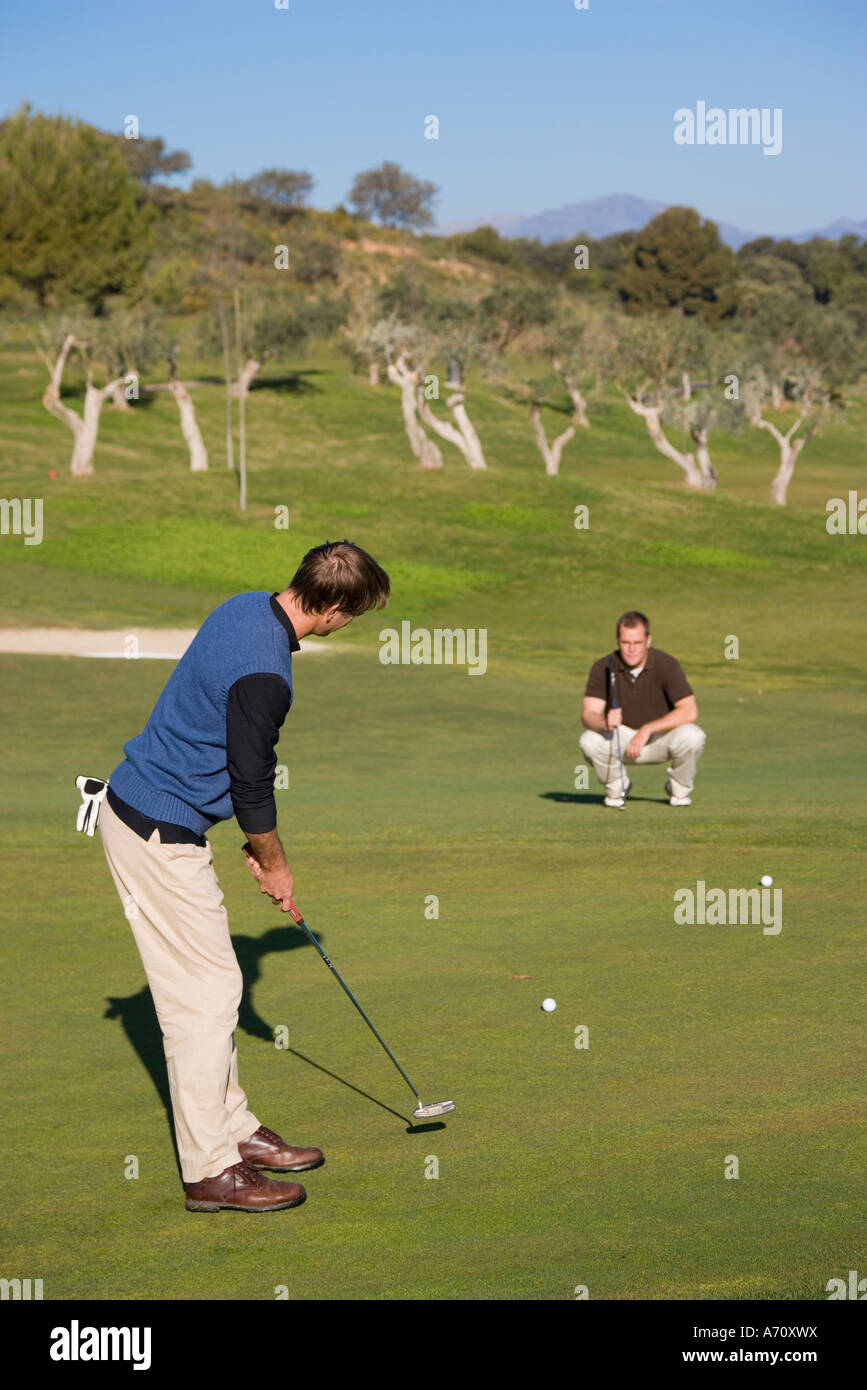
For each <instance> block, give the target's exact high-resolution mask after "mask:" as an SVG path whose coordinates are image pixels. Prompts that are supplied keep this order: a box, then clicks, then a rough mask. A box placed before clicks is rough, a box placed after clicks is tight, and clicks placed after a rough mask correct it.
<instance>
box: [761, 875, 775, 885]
mask: <svg viewBox="0 0 867 1390" xmlns="http://www.w3.org/2000/svg"><path fill="white" fill-rule="evenodd" d="M773 881H774V880H773V879H772V878H771V876H770V874H762V877H761V880H760V882H761V885H762V887H763V888H770V886H771V884H772V883H773Z"/></svg>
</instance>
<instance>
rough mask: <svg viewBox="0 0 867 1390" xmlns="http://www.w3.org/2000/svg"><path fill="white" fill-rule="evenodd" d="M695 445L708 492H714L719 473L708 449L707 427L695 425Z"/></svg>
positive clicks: (693, 430)
mask: <svg viewBox="0 0 867 1390" xmlns="http://www.w3.org/2000/svg"><path fill="white" fill-rule="evenodd" d="M690 434H691V435H692V439H693V443H694V444H695V457H696V462H697V463H698V466H699V469H700V470H701V476H702V478H703V479H704V487H705V489H706V491H708V492H712V491H713V490H714V488H715V487H716V480H717V471H716V469H715V468H714V466H713V464H712V463H711V461H710V452H709V450H708V447H707V426H706V425H695V426H694V427H693V428H692V429H691V430H690Z"/></svg>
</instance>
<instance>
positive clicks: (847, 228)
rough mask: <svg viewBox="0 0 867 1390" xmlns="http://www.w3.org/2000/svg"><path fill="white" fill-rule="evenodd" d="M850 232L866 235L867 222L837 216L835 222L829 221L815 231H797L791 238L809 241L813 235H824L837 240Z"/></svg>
mask: <svg viewBox="0 0 867 1390" xmlns="http://www.w3.org/2000/svg"><path fill="white" fill-rule="evenodd" d="M850 232H854V233H855V235H856V236H858V237H861V238H862V239H863V238H864V237H867V222H853V221H852V219H851V217H838V218H837V220H836V222H829V223H828V225H827V227H822V228H820V229H819V231H817V232H798V234H797V236H793V237H792V238H791V240H792V241H809V240H810V238H811V237H814V236H825V237H827V238H828V240H829V241H839V240H840V237H841V236H848V235H849V233H850Z"/></svg>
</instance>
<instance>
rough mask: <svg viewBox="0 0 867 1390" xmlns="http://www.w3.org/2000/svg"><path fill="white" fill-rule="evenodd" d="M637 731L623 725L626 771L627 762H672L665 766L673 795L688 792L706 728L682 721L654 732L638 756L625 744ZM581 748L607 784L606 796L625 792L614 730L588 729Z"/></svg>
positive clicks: (621, 733) (622, 746)
mask: <svg viewBox="0 0 867 1390" xmlns="http://www.w3.org/2000/svg"><path fill="white" fill-rule="evenodd" d="M636 733H637V730H636V729H630V728H628V726H627V725H626V724H621V725H620V752H621V754H622V757H623V767H624V771H625V769H626V767H627V766H634V765H636V764H637V765H638V766H639V767H641V766H643V765H644V764H645V763H669V764H670V766H669V767H668V768H667V769H666V771H667V774H668V780H669V782H670V783H671V794H672V796H689V794H690V792H691V791H692V789H693V786H694V784H695V765H696V763H697V762H698V760H699V758H700V757H701V755H702V750H703V749H704V741H705V737H706V735H705V732H704V729H700V728H699V726H698V725H697V724H681V725H679V727H678V728H676V729H669V730H667V732H665V733H662V734H651V735H650V738H649V739H648V740H647V742H646V743H645V745H644V747H643V748H642V750H641V752H640V753H639V755H638V757H637V758H627V756H626V747H627V744H628V743H629V740H630V739H631V738H632V737H633V736H634V735H635V734H636ZM580 743H581V752H582V753H583V754H584V756H585V758H586V759H587V761H588V762H589V763H591V764H592V765H593V769H594V771H595V773H596V776H597V777H598V778H599V781H600V782H602V783H603V784H604V786H605V794H606V796H610V797H613V798H616V797H622V796H625V795H626V786H625V784H623V783H622V782H621V780H620V760H619V759H618V756H617V741H616V739H615V737H614V731H613V730H611V731H610V732H609V733H606V734H597V733H596V732H595V730H593V729H585V731H584V733H583V734H582V735H581V739H580Z"/></svg>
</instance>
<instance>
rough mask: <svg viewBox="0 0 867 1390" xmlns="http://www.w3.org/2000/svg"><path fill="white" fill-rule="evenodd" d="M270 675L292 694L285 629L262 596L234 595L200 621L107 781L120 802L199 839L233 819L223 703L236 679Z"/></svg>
mask: <svg viewBox="0 0 867 1390" xmlns="http://www.w3.org/2000/svg"><path fill="white" fill-rule="evenodd" d="M260 671H267V672H269V673H273V674H274V675H278V676H282V677H283V679H284V680H285V681H286V683H287V685H288V686H289V690H290V693H291V690H292V654H291V651H290V649H289V641H288V637H287V634H286V629H285V628H284V627H283V625H282V623H280V622H279V621H278V619H277V618H275V616H274V614H273V612H272V610H271V596H270V594H267V593H252V594H237V595H236V596H235V598H230V599H227V601H226V602H225V603H222V604H220V607H219V608H215V609H214V611H213V613H211V614H210V615H209V617H207V618H206V619H205V621H204V622H203V623H202V626H201V627H200V628H199V630H198V632H197V633H196V635H195V637H194V638H193V641H192V642H191V643H190V646H189V647H188V648H187V650H186V651H185V652H184V655H183V656H182V657H181V659H180V661H179V662H178V664H177V666H176V667H175V669H174V671H173V672H172V674H171V676H170V677H169V680H168V682H167V684H166V687H165V689H164V690H163V693H162V695H161V696H160V698H159V699H158V701H157V703H156V705H155V706H154V711H153V714H152V715H151V717H150V719H149V720H148V722H147V724H146V725H145V727H144V729H143V730H142V732H141V733H140V734H138V735H137V736H136V737H135V738H131V739H130V740H129V742H128V743H125V744H124V746H123V751H124V754H125V755H126V756H125V759H124V761H123V762H122V763H119V764H118V766H117V767H116V768H115V770H114V772H113V773H112V774H111V776H110V778H109V782H110V784H111V788H112V791H114V792H116V793H117V795H118V796H119V797H120V799H121V801H125V802H126V803H127V805H128V806H133V807H134V808H135V810H137V811H140V812H141V814H142V815H144V816H150V817H151V818H152V819H153V820H160V821H170V822H171V823H172V824H173V825H185V826H187V827H188V828H189V829H190V830H193V831H195V832H196V834H198V835H204V833H205V831H206V830H208V829H209V828H210V827H211V826H212V825H214V824H215V823H216V822H217V821H221V820H228V819H229V818H230V817H231V816H233V815H234V810H233V807H232V799H231V797H230V795H229V772H228V768H227V766H226V762H227V757H226V701H227V699H228V695H229V691H230V689H231V688H232V686H233V685H234V683H235V681H237V680H240V678H241V677H242V676H252V675H254V674H256V673H257V672H260Z"/></svg>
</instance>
